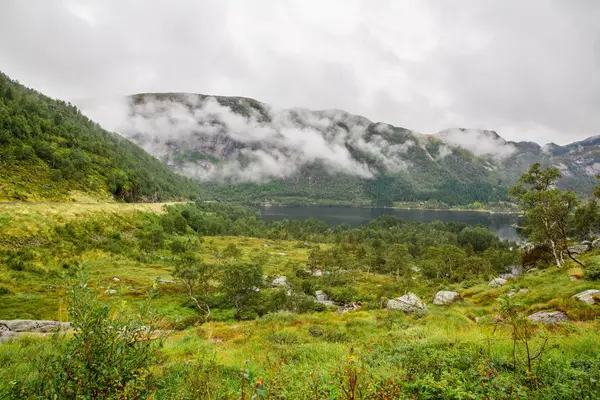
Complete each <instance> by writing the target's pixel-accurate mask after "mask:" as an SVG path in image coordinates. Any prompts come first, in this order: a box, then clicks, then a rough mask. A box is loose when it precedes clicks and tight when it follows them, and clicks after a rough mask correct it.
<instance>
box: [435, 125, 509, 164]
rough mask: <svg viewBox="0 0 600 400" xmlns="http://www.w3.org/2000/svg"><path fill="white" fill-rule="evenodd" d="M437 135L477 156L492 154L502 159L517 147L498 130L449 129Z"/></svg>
mask: <svg viewBox="0 0 600 400" xmlns="http://www.w3.org/2000/svg"><path fill="white" fill-rule="evenodd" d="M436 136H437V137H438V138H440V139H442V140H443V141H445V142H446V143H448V144H451V145H453V146H459V147H463V148H465V149H467V150H469V151H471V152H472V153H473V154H475V155H476V156H492V157H494V158H497V159H502V158H505V157H508V156H510V155H511V154H513V153H514V152H515V151H516V150H517V149H516V147H515V146H513V145H512V144H510V143H508V142H506V140H504V139H503V138H501V137H500V136H499V135H498V134H497V133H496V132H494V131H488V130H478V129H447V130H444V131H442V132H439V133H437V134H436Z"/></svg>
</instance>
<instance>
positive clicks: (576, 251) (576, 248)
mask: <svg viewBox="0 0 600 400" xmlns="http://www.w3.org/2000/svg"><path fill="white" fill-rule="evenodd" d="M589 250H590V248H589V247H588V246H586V245H584V244H576V245H573V246H569V253H571V255H573V256H578V255H580V254H583V253H585V252H587V251H589Z"/></svg>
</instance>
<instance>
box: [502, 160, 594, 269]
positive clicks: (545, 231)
mask: <svg viewBox="0 0 600 400" xmlns="http://www.w3.org/2000/svg"><path fill="white" fill-rule="evenodd" d="M561 177H562V175H561V174H560V172H558V169H557V168H545V169H540V164H539V163H535V164H533V165H532V166H531V168H530V169H529V171H528V172H527V173H525V174H523V175H522V176H521V178H520V179H519V184H517V185H515V186H513V187H512V188H511V189H510V191H509V194H510V196H511V197H513V198H515V199H516V200H517V201H518V202H519V205H520V206H521V208H522V210H523V212H524V213H525V220H526V227H525V228H526V234H527V235H528V239H529V240H530V241H532V242H534V243H536V242H537V243H539V244H549V245H550V247H551V248H552V254H553V256H554V260H555V262H556V265H558V266H559V267H560V266H562V265H563V264H564V254H565V253H566V254H567V255H568V256H569V258H571V259H572V260H573V261H575V262H577V263H578V264H580V265H582V266H583V264H582V263H581V262H580V261H579V260H577V259H576V258H575V257H574V256H573V255H572V254H571V252H570V251H569V247H568V237H567V234H568V232H569V230H570V228H571V226H572V222H573V210H574V209H575V207H576V206H577V199H576V197H575V193H573V192H568V191H561V190H559V189H558V188H556V186H555V182H556V180H558V179H560V178H561Z"/></svg>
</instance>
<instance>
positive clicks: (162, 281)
mask: <svg viewBox="0 0 600 400" xmlns="http://www.w3.org/2000/svg"><path fill="white" fill-rule="evenodd" d="M171 283H173V281H172V280H171V279H160V280H159V281H158V284H159V285H169V284H171Z"/></svg>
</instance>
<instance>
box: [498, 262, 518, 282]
mask: <svg viewBox="0 0 600 400" xmlns="http://www.w3.org/2000/svg"><path fill="white" fill-rule="evenodd" d="M506 271H507V272H505V273H504V274H500V275H498V277H499V278H502V279H511V278H516V277H517V276H519V275H521V273H522V272H523V267H521V266H520V265H510V266H508V267H506Z"/></svg>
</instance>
